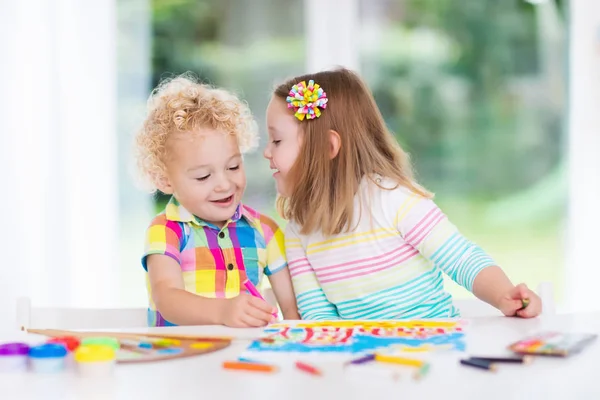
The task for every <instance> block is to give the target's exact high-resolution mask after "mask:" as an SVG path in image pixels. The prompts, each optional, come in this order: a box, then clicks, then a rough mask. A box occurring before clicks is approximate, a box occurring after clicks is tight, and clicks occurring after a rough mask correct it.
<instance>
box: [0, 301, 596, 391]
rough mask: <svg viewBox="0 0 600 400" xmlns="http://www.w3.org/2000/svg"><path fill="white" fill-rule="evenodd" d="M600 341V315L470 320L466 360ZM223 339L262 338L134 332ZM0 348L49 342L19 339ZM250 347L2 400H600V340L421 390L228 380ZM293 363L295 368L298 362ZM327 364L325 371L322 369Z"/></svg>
mask: <svg viewBox="0 0 600 400" xmlns="http://www.w3.org/2000/svg"><path fill="white" fill-rule="evenodd" d="M546 329H556V330H562V331H572V332H592V333H598V332H600V313H594V314H578V315H559V316H552V317H543V318H538V319H533V320H522V319H517V318H505V317H493V318H481V319H473V320H470V325H469V328H468V331H467V352H466V353H467V354H466V355H470V354H474V355H494V354H505V348H506V345H507V344H508V343H510V342H513V341H515V340H518V339H520V338H523V337H524V336H527V335H529V334H532V333H535V332H537V331H540V330H546ZM144 330H147V331H149V332H160V331H163V330H168V331H171V332H173V331H176V332H182V333H198V334H223V335H228V336H236V337H239V338H251V337H256V336H257V335H259V334H260V332H261V330H260V329H258V330H253V329H242V330H235V329H228V328H224V327H215V326H209V327H174V328H143V329H139V330H135V331H144ZM9 336H10V337H2V338H0V339H2V340H1V341H3V342H5V341H13V340H23V339H26V340H28V341H31V342H35V341H36V340H41V339H43V338H40V337H36V336H34V335H26V334H24V333H19V332H15V334H14V335H9ZM248 343H249V342H247V341H245V340H237V341H235V342H234V343H233V344H232V345H231V346H230V347H229V348H227V349H225V350H222V351H220V352H216V353H212V354H208V355H205V356H198V357H191V358H187V359H181V360H173V361H166V362H158V363H154V364H138V365H119V366H118V367H117V369H116V372H115V375H114V376H113V377H111V378H108V379H104V380H99V381H90V380H85V379H83V378H81V377H79V376H77V374H76V373H75V372H66V373H62V374H55V375H41V374H33V373H22V374H4V375H0V398H1V399H2V400H9V399H10V400H12V399H23V400H28V399H44V400H54V399H57V400H58V399H60V400H70V399H86V400H96V399H103V400H104V399H123V400H137V399H140V400H152V399H161V400H184V399H194V400H209V399H219V400H220V399H265V400H267V399H269V400H270V399H282V400H294V399H302V400H306V399H311V398H314V399H353V398H356V399H368V398H371V397H373V396H375V397H376V398H396V399H398V398H402V399H413V398H414V399H485V400H493V399H502V400H509V399H510V400H512V399H526V400H537V399H569V400H571V399H600V373H599V372H598V371H597V368H598V361H599V360H600V340H598V341H597V342H596V343H594V344H592V345H591V346H589V347H588V348H586V349H585V350H584V351H583V352H582V353H580V354H578V355H575V356H573V357H571V358H567V359H559V358H537V359H536V360H535V362H534V363H532V364H531V365H527V366H523V365H501V366H500V369H499V371H498V372H496V373H490V372H487V371H481V370H477V369H474V368H469V367H464V366H460V365H459V364H458V359H459V358H460V357H461V356H465V354H461V353H457V352H452V353H449V352H446V353H440V355H439V356H438V355H437V354H436V355H435V356H434V358H433V359H432V368H431V371H430V373H429V374H428V375H427V377H426V378H425V379H423V380H422V381H418V382H415V381H413V380H412V379H411V378H410V376H409V375H407V374H403V375H402V378H401V379H400V380H399V381H397V382H394V381H392V380H391V379H387V378H385V377H382V376H381V377H380V376H371V377H364V378H362V377H361V376H360V375H358V374H355V373H354V374H347V373H344V371H343V369H342V368H341V360H339V361H338V360H331V359H328V360H326V361H323V359H319V358H318V356H317V355H311V357H317V358H313V359H312V360H313V361H314V363H315V364H318V365H319V366H321V367H322V368H323V370H324V372H325V376H324V377H320V378H318V377H313V376H310V375H307V374H303V373H301V372H299V371H297V370H295V369H293V368H292V367H291V366H290V367H288V366H286V365H284V366H283V368H282V370H281V371H280V372H279V373H277V374H272V375H271V374H268V375H267V374H256V373H248V372H237V371H236V372H233V371H226V370H223V369H222V368H221V363H222V362H223V360H226V359H231V360H234V359H236V358H237V357H238V355H239V354H240V353H242V352H243V351H244V349H245V348H246V346H247V345H248ZM290 361H293V360H290ZM319 361H321V362H319Z"/></svg>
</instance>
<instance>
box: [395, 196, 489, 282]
mask: <svg viewBox="0 0 600 400" xmlns="http://www.w3.org/2000/svg"><path fill="white" fill-rule="evenodd" d="M404 193H406V192H404ZM403 197H404V198H403V200H402V202H401V204H400V206H399V207H398V210H397V213H396V217H395V218H396V219H395V224H396V226H397V228H398V230H399V231H400V234H401V235H402V237H403V238H404V240H405V241H406V242H407V243H409V244H410V245H411V246H413V247H414V248H415V249H417V250H418V251H419V252H420V253H421V254H422V255H423V256H425V257H426V258H427V259H429V260H430V261H432V262H433V264H434V265H435V266H436V267H438V268H439V269H440V270H442V271H443V272H444V273H445V274H447V275H448V276H449V277H450V278H451V279H452V280H454V281H455V282H456V283H458V284H459V285H461V286H462V287H464V288H465V289H467V290H469V291H471V292H472V291H473V282H474V281H475V277H476V276H477V274H478V273H479V272H480V271H481V270H482V269H484V268H486V267H490V266H494V265H496V263H495V262H494V260H493V259H492V258H491V257H490V256H489V255H487V254H486V253H485V252H484V251H483V250H482V249H481V248H480V247H479V246H477V245H476V244H475V243H473V242H471V241H469V240H468V239H467V238H465V237H464V236H463V235H461V233H460V232H459V231H458V229H457V228H456V227H455V226H454V225H453V224H452V223H451V222H450V221H449V220H448V218H447V217H446V215H445V214H444V213H443V212H442V211H441V210H440V209H439V207H438V206H437V205H436V204H435V203H434V202H433V201H432V200H430V199H425V198H422V197H420V196H417V195H414V194H406V195H405V196H403Z"/></svg>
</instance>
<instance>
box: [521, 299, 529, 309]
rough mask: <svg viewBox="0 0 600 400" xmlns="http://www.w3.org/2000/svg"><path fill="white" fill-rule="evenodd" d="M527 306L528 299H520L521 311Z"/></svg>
mask: <svg viewBox="0 0 600 400" xmlns="http://www.w3.org/2000/svg"><path fill="white" fill-rule="evenodd" d="M528 305H529V299H521V310H522V309H524V308H526V307H527V306H528Z"/></svg>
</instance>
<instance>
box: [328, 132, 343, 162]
mask: <svg viewBox="0 0 600 400" xmlns="http://www.w3.org/2000/svg"><path fill="white" fill-rule="evenodd" d="M341 147H342V138H341V137H340V134H339V133H337V132H336V131H334V130H333V129H330V130H329V158H330V159H332V160H333V159H334V158H336V157H337V155H338V153H339V152H340V148H341Z"/></svg>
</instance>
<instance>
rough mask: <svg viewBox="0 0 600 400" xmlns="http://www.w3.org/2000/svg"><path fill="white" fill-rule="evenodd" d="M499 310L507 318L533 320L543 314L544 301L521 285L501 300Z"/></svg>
mask: <svg viewBox="0 0 600 400" xmlns="http://www.w3.org/2000/svg"><path fill="white" fill-rule="evenodd" d="M498 308H499V309H500V311H502V313H503V314H504V315H506V316H507V317H515V316H518V317H521V318H533V317H537V316H538V315H540V313H541V312H542V300H541V299H540V297H539V296H538V295H537V294H535V293H534V292H533V291H532V290H530V289H529V288H528V287H527V285H525V284H524V283H521V284H519V285H517V286H515V287H514V288H512V289H511V290H510V291H508V293H506V294H504V295H503V296H502V297H501V298H500V301H499V302H498Z"/></svg>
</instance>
